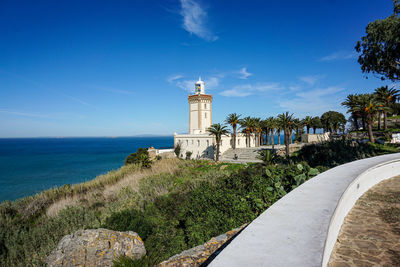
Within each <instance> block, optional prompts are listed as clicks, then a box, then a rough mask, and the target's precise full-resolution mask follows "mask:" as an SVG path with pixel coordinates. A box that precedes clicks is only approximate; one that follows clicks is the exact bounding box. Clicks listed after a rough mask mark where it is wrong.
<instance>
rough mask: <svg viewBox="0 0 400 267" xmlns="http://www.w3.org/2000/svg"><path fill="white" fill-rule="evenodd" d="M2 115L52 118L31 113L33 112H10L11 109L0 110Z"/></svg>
mask: <svg viewBox="0 0 400 267" xmlns="http://www.w3.org/2000/svg"><path fill="white" fill-rule="evenodd" d="M0 113H5V114H10V115H17V116H23V117H34V118H51V116H49V115H44V114H36V113H31V112H21V111H16V110H9V109H0Z"/></svg>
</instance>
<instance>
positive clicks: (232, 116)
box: [225, 113, 241, 149]
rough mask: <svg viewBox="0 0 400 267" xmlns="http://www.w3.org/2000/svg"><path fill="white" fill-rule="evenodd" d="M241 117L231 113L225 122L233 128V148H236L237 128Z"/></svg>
mask: <svg viewBox="0 0 400 267" xmlns="http://www.w3.org/2000/svg"><path fill="white" fill-rule="evenodd" d="M240 116H241V115H238V114H236V113H231V114H229V115H228V117H227V118H226V120H225V122H226V123H227V124H229V125H231V126H232V137H233V144H232V148H233V149H235V148H236V133H237V126H238V124H239V120H240Z"/></svg>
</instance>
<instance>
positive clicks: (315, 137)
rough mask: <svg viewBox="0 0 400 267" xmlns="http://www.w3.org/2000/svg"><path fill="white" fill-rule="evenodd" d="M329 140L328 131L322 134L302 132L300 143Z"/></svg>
mask: <svg viewBox="0 0 400 267" xmlns="http://www.w3.org/2000/svg"><path fill="white" fill-rule="evenodd" d="M328 140H329V133H324V134H302V135H301V142H302V143H321V142H324V141H328Z"/></svg>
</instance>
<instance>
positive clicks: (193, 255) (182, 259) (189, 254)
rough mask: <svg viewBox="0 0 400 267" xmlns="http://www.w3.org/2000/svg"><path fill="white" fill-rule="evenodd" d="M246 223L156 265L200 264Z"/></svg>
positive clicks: (162, 266) (164, 266) (160, 266)
mask: <svg viewBox="0 0 400 267" xmlns="http://www.w3.org/2000/svg"><path fill="white" fill-rule="evenodd" d="M246 225H247V224H244V225H242V226H240V227H239V228H236V229H233V230H231V231H229V232H226V233H225V234H222V235H219V236H217V237H213V238H211V239H210V240H209V241H207V242H206V243H205V244H203V245H200V246H197V247H194V248H191V249H188V250H185V251H183V252H181V253H179V254H177V255H174V256H172V257H171V258H169V259H168V260H166V261H163V262H161V263H160V264H159V265H157V266H158V267H167V266H200V265H201V264H202V263H203V262H205V261H206V260H207V259H208V258H209V257H210V256H211V255H212V254H213V253H215V252H216V251H217V250H218V249H219V248H221V247H222V246H223V245H224V244H225V243H226V242H227V241H229V240H230V239H231V238H232V237H234V236H235V235H236V234H237V233H239V232H240V231H241V230H242V229H243V228H244V227H246Z"/></svg>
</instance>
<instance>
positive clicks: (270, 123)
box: [266, 116, 276, 146]
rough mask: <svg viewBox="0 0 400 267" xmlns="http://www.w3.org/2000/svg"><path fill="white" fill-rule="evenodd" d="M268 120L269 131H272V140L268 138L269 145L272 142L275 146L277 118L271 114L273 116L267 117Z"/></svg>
mask: <svg viewBox="0 0 400 267" xmlns="http://www.w3.org/2000/svg"><path fill="white" fill-rule="evenodd" d="M266 121H267V123H268V127H269V131H270V132H271V135H270V137H271V140H269V139H268V138H267V145H269V144H271V145H272V146H273V143H274V131H275V127H276V120H275V118H274V117H272V116H271V117H268V118H267V119H266Z"/></svg>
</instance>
